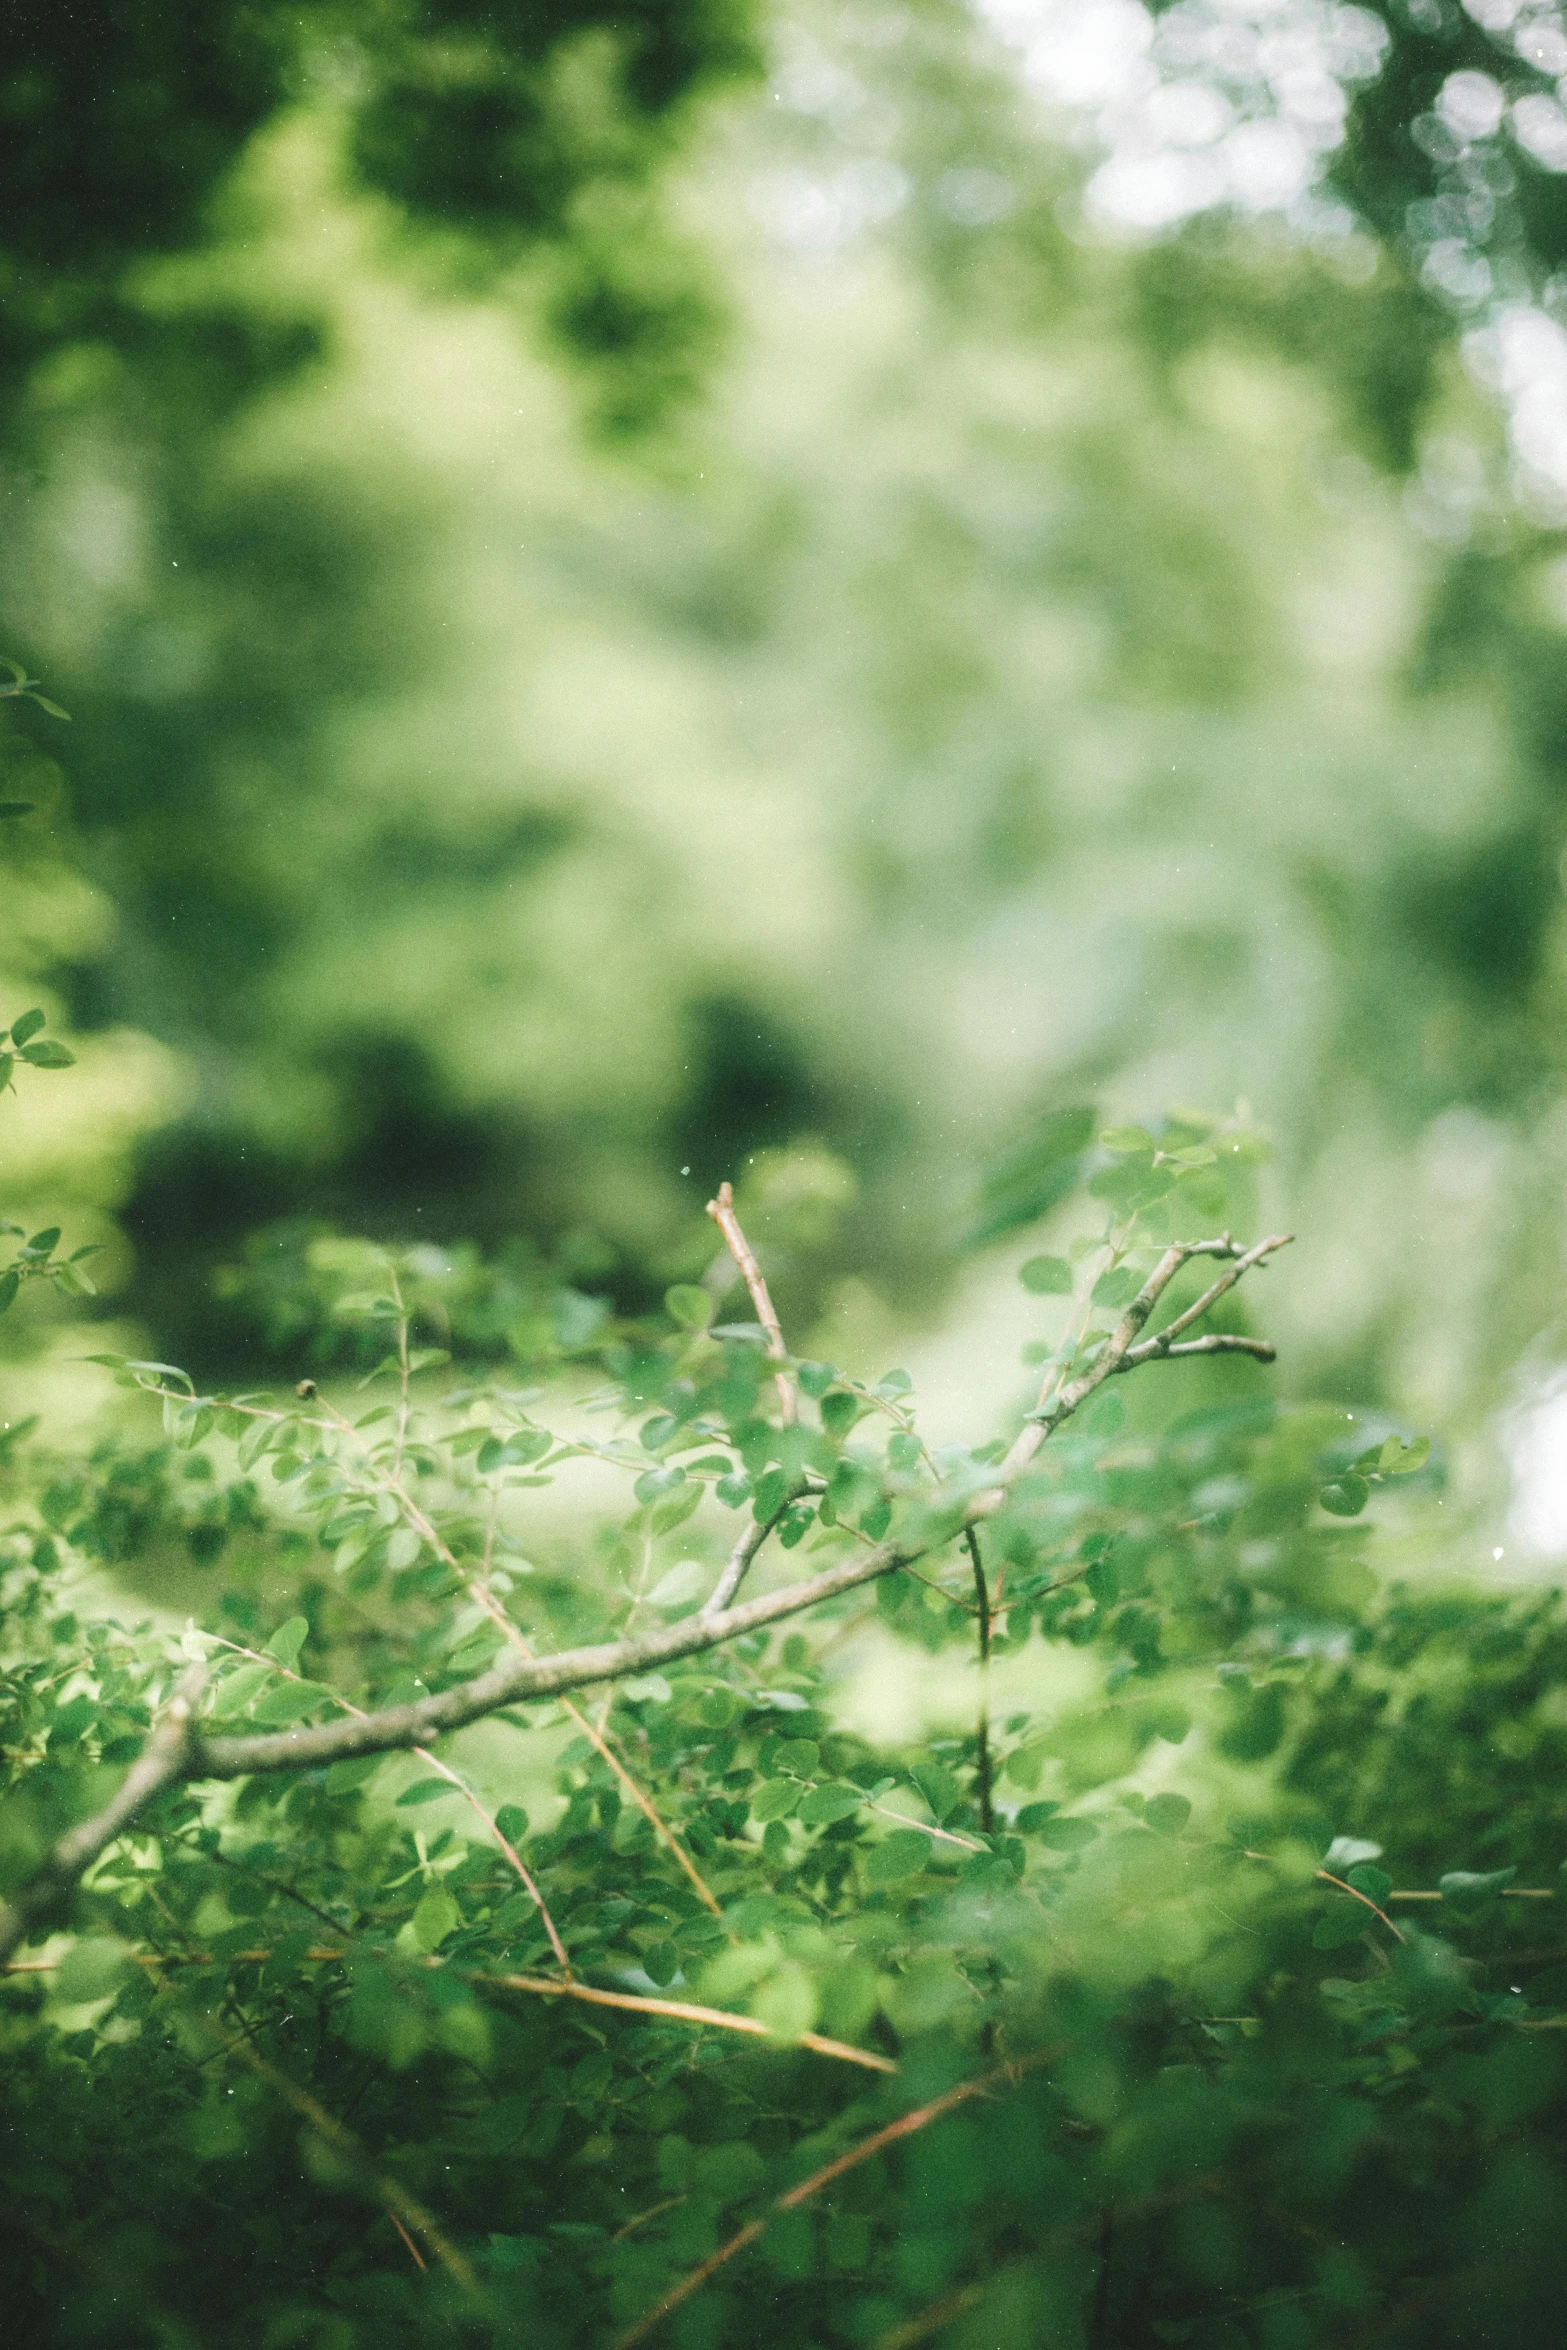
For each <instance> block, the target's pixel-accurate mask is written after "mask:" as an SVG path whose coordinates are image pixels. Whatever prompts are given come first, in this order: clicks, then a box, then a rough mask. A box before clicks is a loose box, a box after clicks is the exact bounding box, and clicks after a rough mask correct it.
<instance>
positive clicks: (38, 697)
mask: <svg viewBox="0 0 1567 2350" xmlns="http://www.w3.org/2000/svg"><path fill="white" fill-rule="evenodd" d="M27 699H28V700H29V701H30V702H36V703H37V704H38V707H39V709H40V710H47V711H48V713H49V715H50V717H51V718H63V719H64V720H65V723H66V725H67V726H69V725H70V723H71V713H70V711H69V710H62V709H61V707H60V705H59V703H58V702H51V701H50V699H49V697H48V695H47V694H29V695H28V697H27ZM3 814H4V810H3V809H0V815H3Z"/></svg>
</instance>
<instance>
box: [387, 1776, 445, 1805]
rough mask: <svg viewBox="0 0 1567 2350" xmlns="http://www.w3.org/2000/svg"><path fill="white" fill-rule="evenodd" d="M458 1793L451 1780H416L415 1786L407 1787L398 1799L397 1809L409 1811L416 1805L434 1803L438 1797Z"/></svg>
mask: <svg viewBox="0 0 1567 2350" xmlns="http://www.w3.org/2000/svg"><path fill="white" fill-rule="evenodd" d="M457 1792H458V1790H457V1789H456V1788H455V1787H454V1786H453V1785H452V1783H451V1781H450V1779H415V1781H414V1783H413V1785H412V1786H411V1787H405V1788H404V1789H403V1791H402V1793H401V1795H399V1797H398V1798H397V1809H398V1810H399V1811H408V1810H410V1809H411V1808H412V1807H413V1806H414V1805H415V1804H418V1803H434V1802H435V1800H436V1798H437V1797H438V1796H441V1795H455V1794H456V1793H457Z"/></svg>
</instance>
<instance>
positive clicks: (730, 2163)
mask: <svg viewBox="0 0 1567 2350" xmlns="http://www.w3.org/2000/svg"><path fill="white" fill-rule="evenodd" d="M804 2028H805V2030H806V2031H809V2030H810V2025H809V2024H807V2025H806V2026H805V2027H804ZM691 2176H692V2183H693V2184H694V2186H695V2187H696V2190H697V2192H698V2194H700V2195H706V2196H708V2197H709V2198H710V2199H711V2200H712V2201H713V2202H714V2203H738V2202H740V2201H741V2199H742V2198H743V2197H744V2196H746V2195H754V2194H755V2193H756V2191H757V2189H758V2188H759V2187H761V2186H762V2185H763V2184H764V2183H765V2181H766V2178H767V2165H766V2163H765V2162H764V2161H763V2159H762V2157H761V2155H760V2154H758V2152H757V2151H756V2148H755V2147H754V2146H748V2145H747V2144H746V2142H745V2140H744V2139H743V2138H736V2139H733V2140H731V2142H730V2143H729V2144H728V2145H725V2146H706V2147H704V2148H703V2149H702V2151H701V2153H700V2154H698V2156H697V2158H696V2160H695V2162H694V2163H693V2164H692V2166H691Z"/></svg>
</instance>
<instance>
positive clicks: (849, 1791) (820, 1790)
mask: <svg viewBox="0 0 1567 2350" xmlns="http://www.w3.org/2000/svg"><path fill="white" fill-rule="evenodd" d="M864 1801H865V1791H864V1789H863V1788H861V1787H851V1786H850V1785H849V1784H848V1782H847V1781H846V1780H837V1781H833V1782H829V1784H828V1785H827V1786H825V1787H813V1788H812V1789H811V1792H810V1794H809V1795H808V1796H807V1797H806V1798H805V1801H804V1802H803V1803H802V1804H801V1806H800V1811H799V1819H800V1824H801V1826H802V1827H806V1828H825V1827H828V1826H830V1825H831V1823H832V1822H833V1821H834V1820H846V1819H848V1818H850V1817H851V1815H852V1814H853V1813H855V1812H857V1811H858V1810H859V1808H860V1805H861V1804H862V1803H863V1802H864Z"/></svg>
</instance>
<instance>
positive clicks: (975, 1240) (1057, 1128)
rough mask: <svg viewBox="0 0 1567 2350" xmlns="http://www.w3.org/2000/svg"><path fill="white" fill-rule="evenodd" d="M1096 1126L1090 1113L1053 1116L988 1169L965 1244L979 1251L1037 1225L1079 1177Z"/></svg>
mask: <svg viewBox="0 0 1567 2350" xmlns="http://www.w3.org/2000/svg"><path fill="white" fill-rule="evenodd" d="M1095 1121H1096V1113H1095V1112H1094V1111H1093V1110H1091V1109H1079V1110H1056V1111H1053V1112H1052V1113H1051V1114H1050V1115H1049V1116H1048V1117H1044V1118H1041V1119H1040V1120H1039V1122H1038V1124H1037V1125H1036V1126H1035V1127H1034V1129H1033V1132H1032V1133H1031V1134H1029V1135H1027V1136H1026V1137H1025V1138H1024V1140H1023V1141H1022V1142H1020V1143H1019V1144H1018V1145H1017V1146H1016V1148H1015V1149H1013V1150H1011V1151H1009V1152H1008V1153H1007V1154H1006V1156H1005V1157H1004V1158H1001V1159H998V1160H996V1161H995V1162H994V1163H993V1164H992V1165H991V1166H990V1167H988V1168H987V1169H986V1172H985V1177H984V1181H983V1183H982V1184H981V1187H980V1195H979V1201H978V1205H977V1208H976V1212H975V1216H974V1221H973V1224H972V1225H971V1227H970V1229H969V1231H968V1233H967V1234H966V1235H965V1244H966V1245H967V1246H968V1247H970V1248H978V1247H981V1246H983V1244H984V1243H985V1242H986V1241H991V1240H1000V1239H1002V1238H1003V1237H1004V1236H1005V1235H1006V1234H1007V1233H1008V1232H1016V1231H1019V1230H1021V1228H1022V1227H1023V1226H1024V1225H1025V1224H1034V1223H1037V1222H1038V1221H1039V1219H1040V1217H1041V1216H1047V1215H1048V1214H1049V1213H1050V1210H1051V1209H1052V1208H1053V1207H1055V1206H1057V1205H1058V1203H1059V1202H1060V1201H1062V1200H1063V1199H1065V1197H1066V1195H1067V1193H1068V1192H1069V1191H1070V1190H1071V1189H1072V1187H1073V1185H1074V1184H1075V1183H1076V1182H1077V1179H1078V1177H1079V1175H1080V1174H1081V1172H1082V1165H1083V1154H1084V1153H1085V1152H1086V1151H1087V1149H1088V1147H1089V1145H1090V1144H1091V1143H1092V1141H1093V1138H1094V1125H1095Z"/></svg>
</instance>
